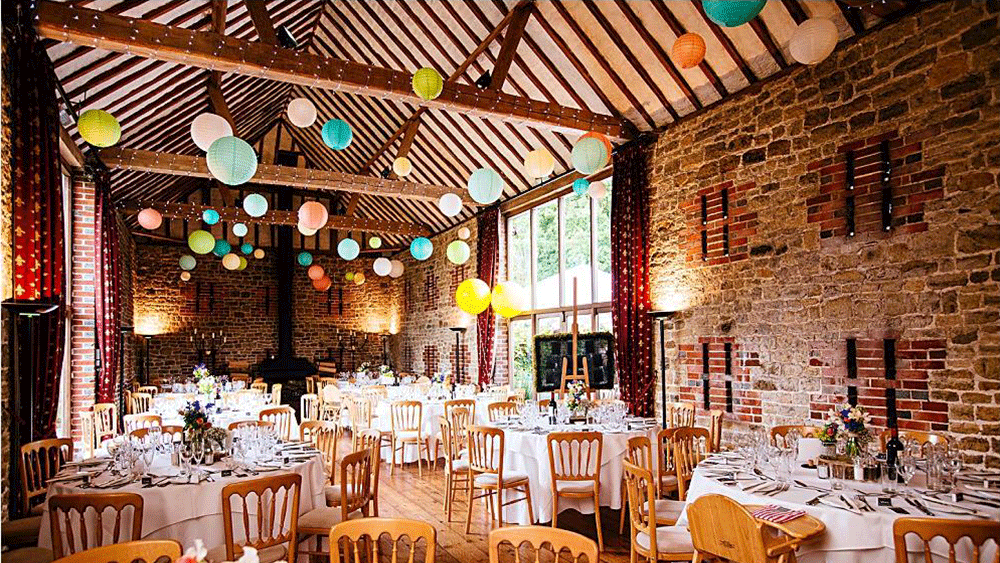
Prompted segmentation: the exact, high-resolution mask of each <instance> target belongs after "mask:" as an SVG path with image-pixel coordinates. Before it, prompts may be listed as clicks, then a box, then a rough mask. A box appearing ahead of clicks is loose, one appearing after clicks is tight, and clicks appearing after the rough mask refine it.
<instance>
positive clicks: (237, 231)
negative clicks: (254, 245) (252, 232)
mask: <svg viewBox="0 0 1000 563" xmlns="http://www.w3.org/2000/svg"><path fill="white" fill-rule="evenodd" d="M248 230H249V229H247V225H246V223H236V224H235V225H233V234H234V235H236V236H238V237H245V236H247V232H248Z"/></svg>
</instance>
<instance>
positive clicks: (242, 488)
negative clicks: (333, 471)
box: [222, 473, 302, 561]
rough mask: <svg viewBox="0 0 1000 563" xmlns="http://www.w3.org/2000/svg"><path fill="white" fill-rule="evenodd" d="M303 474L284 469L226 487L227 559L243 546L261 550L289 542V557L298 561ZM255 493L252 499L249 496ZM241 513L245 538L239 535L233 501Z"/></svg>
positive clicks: (232, 557)
mask: <svg viewBox="0 0 1000 563" xmlns="http://www.w3.org/2000/svg"><path fill="white" fill-rule="evenodd" d="M301 490H302V476H301V475H299V474H297V473H282V474H278V475H270V476H268V477H261V478H258V479H249V480H245V481H240V482H238V483H232V484H229V485H226V486H225V487H223V488H222V521H223V525H224V531H225V536H226V561H235V560H236V559H237V558H238V557H239V556H240V555H241V553H242V551H243V550H242V548H243V546H250V547H253V548H256V549H258V550H260V549H264V548H268V547H271V546H274V545H281V544H283V543H285V542H288V560H289V561H295V560H296V559H295V548H296V546H297V544H296V538H295V535H296V532H295V529H296V527H297V525H298V520H299V495H300V494H301ZM250 497H253V498H252V499H251V500H250V501H249V502H248V499H249V498H250ZM234 504H235V505H236V507H237V511H236V513H237V514H239V515H240V521H241V522H242V525H241V526H240V527H241V528H242V530H243V534H242V538H241V539H239V540H238V539H237V536H236V530H235V524H234V518H233V513H234V511H233V505H234Z"/></svg>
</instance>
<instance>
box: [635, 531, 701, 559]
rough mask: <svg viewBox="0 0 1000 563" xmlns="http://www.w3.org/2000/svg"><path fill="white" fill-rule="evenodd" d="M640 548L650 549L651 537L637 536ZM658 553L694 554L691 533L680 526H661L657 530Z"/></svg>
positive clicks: (639, 534)
mask: <svg viewBox="0 0 1000 563" xmlns="http://www.w3.org/2000/svg"><path fill="white" fill-rule="evenodd" d="M635 543H637V544H639V547H641V548H643V549H646V550H648V549H649V535H648V534H646V532H639V533H638V534H636V535H635ZM656 551H657V552H659V553H693V552H694V545H693V544H692V543H691V533H690V532H688V531H687V529H685V528H682V527H680V526H660V527H658V528H656Z"/></svg>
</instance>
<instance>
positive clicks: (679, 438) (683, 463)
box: [672, 426, 712, 500]
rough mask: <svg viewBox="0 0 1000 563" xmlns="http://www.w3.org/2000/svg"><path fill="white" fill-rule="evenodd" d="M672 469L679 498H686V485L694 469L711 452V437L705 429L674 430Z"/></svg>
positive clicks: (688, 427)
mask: <svg viewBox="0 0 1000 563" xmlns="http://www.w3.org/2000/svg"><path fill="white" fill-rule="evenodd" d="M672 441H673V450H674V467H675V468H676V469H677V488H678V491H679V497H678V498H680V499H681V500H684V499H685V498H686V497H687V483H688V482H689V481H690V480H691V476H692V475H693V474H694V468H695V467H697V466H698V464H699V463H701V460H703V459H705V458H706V457H707V456H708V454H709V453H710V452H711V451H712V436H711V434H709V432H708V430H707V429H705V428H698V427H695V426H681V427H680V428H675V429H674V436H673V440H672Z"/></svg>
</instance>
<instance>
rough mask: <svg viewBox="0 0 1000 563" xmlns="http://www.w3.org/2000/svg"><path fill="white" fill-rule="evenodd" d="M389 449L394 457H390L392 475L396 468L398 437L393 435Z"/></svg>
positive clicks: (390, 472) (390, 473)
mask: <svg viewBox="0 0 1000 563" xmlns="http://www.w3.org/2000/svg"><path fill="white" fill-rule="evenodd" d="M389 451H390V454H389V455H391V456H392V457H390V458H389V475H392V474H393V472H394V471H395V469H396V437H395V436H393V437H392V440H391V441H390V443H389Z"/></svg>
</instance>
